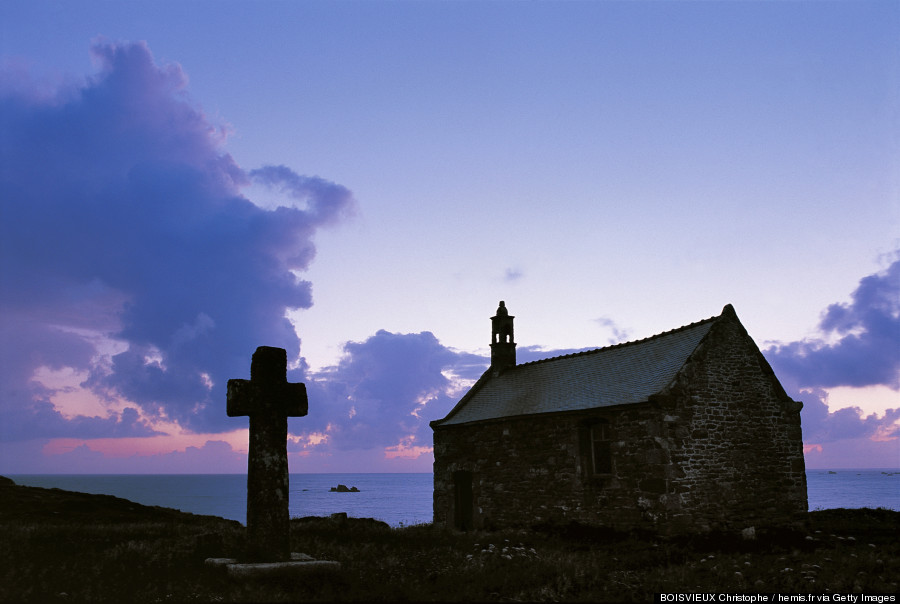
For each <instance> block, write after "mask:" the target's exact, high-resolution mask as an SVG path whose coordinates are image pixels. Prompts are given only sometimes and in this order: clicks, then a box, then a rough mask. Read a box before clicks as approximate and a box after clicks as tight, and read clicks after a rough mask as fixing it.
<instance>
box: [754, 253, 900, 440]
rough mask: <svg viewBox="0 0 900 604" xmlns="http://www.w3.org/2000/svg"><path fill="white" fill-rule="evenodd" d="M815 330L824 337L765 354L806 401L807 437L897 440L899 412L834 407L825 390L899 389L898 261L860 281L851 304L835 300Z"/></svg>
mask: <svg viewBox="0 0 900 604" xmlns="http://www.w3.org/2000/svg"><path fill="white" fill-rule="evenodd" d="M897 256H900V254H897ZM818 327H819V330H820V332H821V334H822V337H821V338H818V339H811V340H802V341H798V342H790V343H787V344H775V345H773V346H771V347H769V348H768V349H766V350H765V352H764V354H765V356H766V358H767V359H768V360H769V362H770V363H771V365H772V367H773V369H774V370H775V373H776V374H777V375H778V377H779V379H780V380H781V382H782V384H783V385H784V387H785V390H787V392H788V393H789V394H790V395H791V396H792V397H793V398H795V399H797V400H800V401H803V410H802V411H801V419H802V422H803V440H804V442H806V443H810V444H813V443H814V444H822V443H835V442H837V441H845V442H846V441H849V440H852V439H876V440H879V441H887V440H894V439H896V438H898V437H900V425H898V420H900V409H887V410H886V412H885V413H884V415H883V416H882V417H880V418H879V417H878V416H877V415H876V414H874V413H873V414H869V415H864V414H863V412H862V410H861V409H860V408H859V407H847V408H844V409H838V410H837V411H833V412H832V411H831V410H830V409H829V406H828V396H827V392H826V389H827V388H834V387H837V386H851V387H865V386H876V385H882V386H887V387H889V388H892V389H894V390H897V389H898V388H900V259H897V260H894V262H893V263H892V264H891V265H890V266H889V267H888V268H887V270H885V271H883V272H879V273H876V274H874V275H869V276H867V277H864V278H863V279H861V280H860V282H859V286H858V287H857V288H856V290H855V291H854V292H853V294H852V296H851V301H850V303H849V304H832V305H830V306H829V307H828V308H827V309H826V310H825V312H824V313H823V315H822V318H821V320H820V322H819V326H818Z"/></svg>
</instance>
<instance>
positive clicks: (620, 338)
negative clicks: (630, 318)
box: [594, 317, 629, 344]
mask: <svg viewBox="0 0 900 604" xmlns="http://www.w3.org/2000/svg"><path fill="white" fill-rule="evenodd" d="M594 321H595V322H596V323H597V325H599V326H600V327H604V328H606V329H609V330H610V331H611V332H612V337H610V338H609V339H608V340H607V343H608V344H618V343H619V342H626V341H627V340H628V338H629V333H628V330H627V329H622V328H621V327H619V326H618V325H617V324H616V322H615V321H613V320H612V319H610V318H609V317H600V318H598V319H594Z"/></svg>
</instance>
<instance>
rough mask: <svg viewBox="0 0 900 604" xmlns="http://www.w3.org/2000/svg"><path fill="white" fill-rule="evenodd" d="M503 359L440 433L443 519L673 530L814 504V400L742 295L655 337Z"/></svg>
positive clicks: (495, 324) (498, 356) (764, 520)
mask: <svg viewBox="0 0 900 604" xmlns="http://www.w3.org/2000/svg"><path fill="white" fill-rule="evenodd" d="M513 319H514V317H513V316H511V315H510V314H509V312H508V310H507V308H506V305H505V304H504V303H503V302H500V306H499V308H498V309H497V313H496V315H495V316H493V317H491V322H492V340H491V366H490V367H489V368H488V370H487V371H486V372H485V373H484V374H483V375H482V376H481V378H480V379H479V380H478V381H477V382H476V383H475V384H474V385H473V386H472V388H471V389H470V390H469V391H468V392H467V393H466V394H465V395H464V396H463V397H462V399H460V401H459V402H458V403H457V404H456V406H455V407H454V408H453V409H452V410H451V411H450V413H448V414H447V416H446V417H444V418H443V419H440V420H437V421H434V422H431V427H432V429H433V431H434V459H435V460H434V523H435V524H436V525H446V526H452V527H455V528H458V529H462V530H465V529H469V528H475V529H481V528H486V529H495V528H505V527H529V526H534V525H537V524H541V523H544V522H563V523H566V522H578V523H581V524H586V525H592V526H599V527H608V528H611V529H616V530H648V531H652V532H657V533H662V534H679V533H688V532H706V531H742V530H745V529H748V528H750V527H755V528H761V527H778V526H792V525H796V524H797V523H798V522H800V521H802V518H803V517H804V515H805V513H806V511H807V498H806V473H805V464H804V460H803V442H802V437H801V430H800V409H801V407H802V406H803V405H802V403H800V402H797V401H794V400H792V399H791V398H790V397H789V396H788V395H787V394H786V393H785V391H784V389H783V388H782V386H781V384H780V383H779V381H778V378H777V377H776V376H775V374H774V372H773V371H772V368H771V367H770V366H769V363H768V362H767V361H766V359H765V358H764V357H763V355H762V353H761V352H760V351H759V348H758V347H757V346H756V344H755V343H754V342H753V340H752V339H751V338H750V336H749V335H748V334H747V331H746V330H745V329H744V327H743V325H741V322H740V320H739V319H738V317H737V314H736V313H735V311H734V308H733V307H732V306H731V305H730V304H729V305H727V306H725V308H724V309H723V310H722V314H720V315H719V316H716V317H712V318H709V319H705V320H702V321H698V322H696V323H691V324H690V325H685V326H684V327H679V328H677V329H673V330H671V331H667V332H664V333H661V334H658V335H655V336H652V337H649V338H646V339H643V340H637V341H633V342H626V343H623V344H616V345H614V346H608V347H605V348H600V349H597V350H590V351H587V352H580V353H576V354H570V355H566V356H560V357H555V358H549V359H544V360H540V361H535V362H531V363H524V364H521V365H517V364H516V342H515V338H514V331H513Z"/></svg>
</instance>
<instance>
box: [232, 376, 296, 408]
mask: <svg viewBox="0 0 900 604" xmlns="http://www.w3.org/2000/svg"><path fill="white" fill-rule="evenodd" d="M227 401H228V403H227V408H226V411H227V413H228V417H238V416H241V415H255V414H257V413H264V412H265V411H266V410H267V409H271V410H272V411H273V412H275V413H279V414H281V415H284V416H287V417H302V416H304V415H306V414H307V413H308V412H309V399H308V398H307V396H306V384H303V383H296V384H295V383H288V382H284V383H282V384H278V385H277V386H273V385H271V384H269V385H267V386H266V387H262V386H260V385H259V384H256V383H254V382H253V381H251V380H228V399H227Z"/></svg>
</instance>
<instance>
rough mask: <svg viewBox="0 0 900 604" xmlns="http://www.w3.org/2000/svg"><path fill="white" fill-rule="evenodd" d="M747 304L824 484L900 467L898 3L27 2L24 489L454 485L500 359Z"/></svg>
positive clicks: (4, 192) (7, 138)
mask: <svg viewBox="0 0 900 604" xmlns="http://www.w3.org/2000/svg"><path fill="white" fill-rule="evenodd" d="M500 300H505V301H506V304H507V306H508V308H509V309H510V312H511V314H513V315H515V317H516V319H515V321H516V341H517V342H518V357H519V362H523V361H527V360H534V359H538V358H545V357H550V356H556V355H558V354H563V353H565V352H569V351H572V350H581V349H588V348H598V347H602V346H606V345H609V344H613V343H617V342H622V341H629V340H634V339H640V338H644V337H648V336H650V335H653V334H656V333H660V332H662V331H666V330H669V329H673V328H676V327H679V326H682V325H686V324H688V323H691V322H693V321H697V320H701V319H705V318H708V317H711V316H715V315H718V314H719V313H720V312H721V310H722V308H723V306H725V305H726V304H729V303H730V304H733V305H734V307H735V309H736V310H737V313H738V316H739V317H740V319H741V321H742V322H743V324H744V325H745V327H746V328H747V329H748V331H749V333H750V335H751V336H752V337H753V338H754V340H755V341H756V343H757V345H758V346H759V347H760V349H761V350H762V351H763V353H764V355H765V356H766V358H767V359H768V360H769V362H770V363H771V364H772V366H773V368H774V369H775V371H776V374H777V375H778V377H779V379H780V380H781V382H782V383H783V385H784V386H785V388H786V389H787V391H788V393H789V394H790V395H791V396H792V397H793V398H795V399H796V400H801V401H803V402H804V409H803V412H802V422H803V435H804V449H805V451H806V460H807V466H808V467H810V468H847V467H900V4H898V3H896V2H892V1H886V2H868V1H865V0H860V1H853V2H849V1H847V2H843V1H835V2H814V3H808V2H799V1H798V2H717V3H714V2H665V3H664V2H646V3H645V2H601V1H597V2H578V1H576V2H510V1H499V0H498V1H481V0H477V1H472V2H461V1H449V0H447V1H435V2H405V1H392V2H386V1H380V0H373V1H369V2H354V1H344V2H316V1H309V2H276V1H260V2H251V1H244V0H232V1H228V2H212V1H207V0H195V1H192V2H169V1H166V0H161V1H154V2H144V1H138V0H135V1H131V2H85V1H79V0H75V1H71V2H57V1H53V2H50V1H45V0H37V1H28V2H24V1H18V0H7V1H5V2H3V3H0V419H2V421H0V472H3V473H7V474H16V473H105V472H114V473H182V472H187V473H194V472H200V473H206V472H235V473H240V472H245V471H246V461H247V455H246V453H247V437H248V436H247V435H248V432H247V430H248V429H247V420H246V419H245V418H229V417H227V416H226V414H225V384H226V382H227V380H228V379H230V378H248V377H249V369H250V357H251V355H252V353H253V351H254V350H255V349H256V347H257V346H260V345H268V346H278V347H282V348H285V349H286V350H287V351H288V357H289V361H290V370H289V376H288V377H289V379H290V380H291V381H303V382H305V383H306V384H307V389H308V392H309V415H308V416H306V417H302V418H292V419H291V420H290V421H289V428H290V435H289V442H288V449H289V461H290V468H291V471H292V472H429V471H431V464H432V462H433V456H432V451H431V442H432V440H431V430H430V428H429V426H428V422H429V421H431V420H434V419H438V418H440V417H443V416H444V415H445V414H446V413H447V412H448V411H449V410H450V409H451V408H452V407H453V405H454V404H455V402H456V401H457V400H458V399H459V398H460V397H461V396H462V394H463V393H465V391H466V389H467V388H468V387H469V386H470V385H471V384H472V383H473V382H474V380H475V379H477V377H478V376H479V375H480V374H481V373H482V372H483V371H484V369H485V368H486V366H487V364H488V359H489V348H488V344H489V343H490V320H489V318H490V316H491V315H493V314H494V311H495V310H496V308H497V304H498V301H500Z"/></svg>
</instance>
